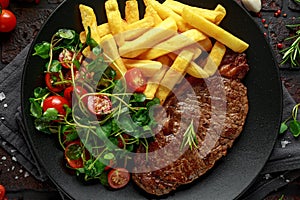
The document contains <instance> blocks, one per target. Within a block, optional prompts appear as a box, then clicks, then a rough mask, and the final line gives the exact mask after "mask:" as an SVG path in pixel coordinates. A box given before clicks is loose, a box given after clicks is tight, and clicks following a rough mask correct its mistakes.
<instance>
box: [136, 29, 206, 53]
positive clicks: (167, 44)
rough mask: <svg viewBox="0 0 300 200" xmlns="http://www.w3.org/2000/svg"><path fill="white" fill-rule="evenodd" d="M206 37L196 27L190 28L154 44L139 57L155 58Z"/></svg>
mask: <svg viewBox="0 0 300 200" xmlns="http://www.w3.org/2000/svg"><path fill="white" fill-rule="evenodd" d="M206 38H207V36H206V35H204V34H203V33H201V32H200V31H198V30H197V29H190V30H188V31H185V32H183V33H181V34H177V35H175V36H173V37H171V38H169V39H168V40H165V41H163V42H161V43H159V44H157V45H155V46H154V47H153V48H152V49H150V50H148V51H147V52H145V53H143V54H142V55H140V56H139V58H141V59H155V58H158V57H160V56H163V55H165V54H168V53H170V52H175V51H177V50H179V49H182V48H184V47H187V46H190V45H192V44H196V43H197V42H198V41H201V40H205V39H206Z"/></svg>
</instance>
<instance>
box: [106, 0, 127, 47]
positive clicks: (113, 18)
mask: <svg viewBox="0 0 300 200" xmlns="http://www.w3.org/2000/svg"><path fill="white" fill-rule="evenodd" d="M105 11H106V16H107V22H108V25H109V29H110V31H111V33H112V34H113V35H115V37H116V39H117V44H118V45H119V46H122V45H123V44H124V42H125V39H124V37H123V35H122V32H123V27H124V26H123V24H124V22H123V19H122V17H121V13H120V11H119V6H118V2H117V0H107V1H106V2H105Z"/></svg>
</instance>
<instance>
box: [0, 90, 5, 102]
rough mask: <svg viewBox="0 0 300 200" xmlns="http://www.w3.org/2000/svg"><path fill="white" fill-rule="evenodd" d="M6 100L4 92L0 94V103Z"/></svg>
mask: <svg viewBox="0 0 300 200" xmlns="http://www.w3.org/2000/svg"><path fill="white" fill-rule="evenodd" d="M5 98H6V96H5V94H4V92H0V101H3V100H4V99H5Z"/></svg>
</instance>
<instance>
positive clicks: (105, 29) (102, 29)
mask: <svg viewBox="0 0 300 200" xmlns="http://www.w3.org/2000/svg"><path fill="white" fill-rule="evenodd" d="M96 29H97V32H98V36H99V37H100V38H101V37H103V36H105V35H107V34H110V29H109V25H108V23H104V24H101V25H99V26H97V28H96ZM79 38H80V41H81V42H82V43H85V42H86V32H85V31H82V32H81V33H80V34H79Z"/></svg>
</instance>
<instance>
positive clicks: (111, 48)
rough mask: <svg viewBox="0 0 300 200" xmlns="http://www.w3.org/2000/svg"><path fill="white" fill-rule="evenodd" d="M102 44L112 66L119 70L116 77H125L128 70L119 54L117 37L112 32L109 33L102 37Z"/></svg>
mask: <svg viewBox="0 0 300 200" xmlns="http://www.w3.org/2000/svg"><path fill="white" fill-rule="evenodd" d="M100 46H101V47H102V48H103V52H104V54H105V56H106V58H107V60H108V62H109V63H110V66H111V67H112V68H113V69H114V70H115V71H116V72H117V76H116V78H117V79H119V78H121V77H123V76H124V75H125V73H126V71H127V69H126V67H125V65H124V63H123V60H122V58H121V57H120V55H119V51H118V48H117V44H116V41H115V38H114V36H113V35H112V34H108V35H106V36H104V37H102V38H101V41H100Z"/></svg>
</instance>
